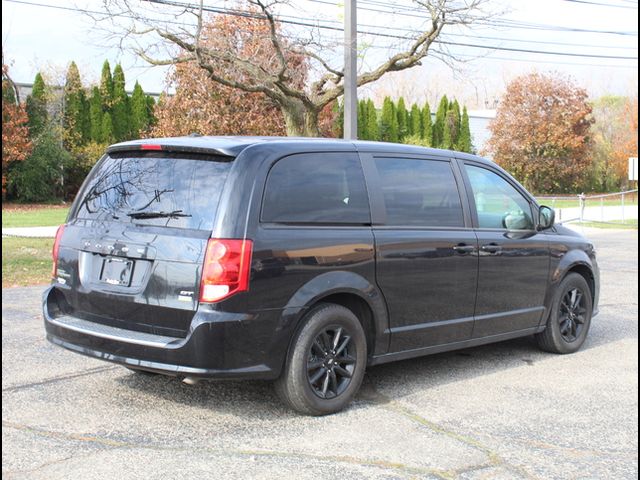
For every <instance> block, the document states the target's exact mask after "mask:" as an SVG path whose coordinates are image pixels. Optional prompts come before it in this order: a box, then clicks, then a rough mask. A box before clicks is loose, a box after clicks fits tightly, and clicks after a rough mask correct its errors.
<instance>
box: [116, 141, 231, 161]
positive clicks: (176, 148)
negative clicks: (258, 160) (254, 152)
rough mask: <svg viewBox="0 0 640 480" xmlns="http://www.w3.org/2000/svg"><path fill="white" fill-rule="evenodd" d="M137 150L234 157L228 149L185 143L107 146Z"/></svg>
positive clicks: (118, 150)
mask: <svg viewBox="0 0 640 480" xmlns="http://www.w3.org/2000/svg"><path fill="white" fill-rule="evenodd" d="M138 151H161V152H172V153H199V154H203V155H218V156H222V157H229V158H234V157H235V155H233V154H231V153H229V152H228V151H225V150H222V149H217V148H206V147H191V146H186V145H171V144H164V143H133V144H131V143H128V144H116V145H111V146H109V147H107V153H119V152H138Z"/></svg>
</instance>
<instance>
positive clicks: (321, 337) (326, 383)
mask: <svg viewBox="0 0 640 480" xmlns="http://www.w3.org/2000/svg"><path fill="white" fill-rule="evenodd" d="M356 362H357V352H356V350H355V348H354V347H353V345H352V342H351V335H350V334H349V332H348V331H347V330H346V329H345V328H344V327H340V326H337V325H332V326H330V327H327V328H324V329H323V330H322V331H321V332H320V333H319V334H318V335H317V336H316V338H315V339H314V340H313V343H312V344H311V348H310V349H309V357H308V360H307V378H308V379H309V384H310V385H311V388H312V389H313V392H314V393H315V394H316V395H317V396H319V397H320V398H324V399H329V398H335V397H337V396H338V395H340V394H342V393H343V392H344V391H345V390H346V389H347V387H348V386H349V383H350V382H351V379H352V378H353V372H354V370H355V364H356Z"/></svg>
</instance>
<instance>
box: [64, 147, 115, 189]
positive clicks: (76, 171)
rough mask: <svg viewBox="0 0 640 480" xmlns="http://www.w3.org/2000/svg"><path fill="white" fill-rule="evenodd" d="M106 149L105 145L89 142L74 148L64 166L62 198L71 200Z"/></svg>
mask: <svg viewBox="0 0 640 480" xmlns="http://www.w3.org/2000/svg"><path fill="white" fill-rule="evenodd" d="M106 148H107V144H106V143H98V142H89V143H87V144H86V145H82V146H80V147H76V148H75V149H74V151H73V152H72V153H71V154H70V155H69V156H68V158H67V162H66V163H65V165H64V192H63V193H64V198H66V199H69V200H70V199H72V198H73V196H74V195H75V194H76V193H77V192H78V190H79V189H80V186H81V185H82V182H84V179H85V177H86V176H87V175H88V174H89V171H90V170H91V169H92V168H93V166H94V165H95V164H96V162H97V161H98V160H99V159H100V157H102V155H103V154H104V152H105V150H106Z"/></svg>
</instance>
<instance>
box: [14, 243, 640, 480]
mask: <svg viewBox="0 0 640 480" xmlns="http://www.w3.org/2000/svg"><path fill="white" fill-rule="evenodd" d="M587 233H588V234H589V236H590V237H591V238H592V239H593V241H594V242H595V244H596V247H597V250H598V255H599V262H600V267H601V269H602V294H601V300H600V307H601V313H600V315H599V316H597V317H596V318H594V320H593V323H592V327H591V332H590V335H589V338H588V339H587V343H586V345H585V346H584V348H583V349H582V350H581V351H580V352H578V353H576V354H574V355H569V356H556V355H551V354H547V353H542V352H540V351H539V350H538V349H537V348H536V346H535V344H534V343H533V341H532V339H520V340H516V341H510V342H504V343H501V344H496V345H490V346H484V347H479V348H472V349H467V350H464V351H459V352H453V353H447V354H440V355H435V356H431V357H424V358H420V359H415V360H407V361H403V362H399V363H395V364H389V365H383V366H379V367H374V368H371V369H369V371H368V373H367V375H366V377H365V381H364V384H363V387H362V391H361V393H360V394H359V395H358V397H357V399H356V401H355V403H354V404H353V405H352V406H351V408H349V409H348V410H346V411H344V412H342V413H339V414H336V415H332V416H329V417H322V418H309V417H301V416H298V415H296V414H295V413H292V412H290V411H288V410H286V409H285V408H284V407H282V406H281V404H280V403H279V401H278V399H277V398H276V396H275V394H274V393H273V392H272V388H271V385H270V384H268V383H264V382H203V383H200V384H198V385H195V386H189V385H185V384H183V383H181V382H179V381H178V380H175V379H170V378H163V377H148V376H142V375H136V374H133V373H130V372H129V371H128V370H126V369H124V368H122V367H118V366H115V365H112V364H108V363H103V362H100V361H98V360H93V359H89V358H85V357H82V356H79V355H76V354H73V353H70V352H67V351H65V350H62V349H60V348H58V347H54V346H53V345H50V344H49V343H48V342H46V341H45V339H44V333H43V327H42V321H41V314H40V295H41V292H42V290H43V288H42V287H31V288H14V289H4V290H3V291H2V447H3V448H2V476H3V478H7V479H9V478H26V479H62V478H74V479H94V478H95V479H104V478H117V479H130V478H140V479H164V478H171V479H182V478H185V479H187V478H188V479H201V478H215V479H217V478H234V479H235V478H237V479H247V478H260V479H270V478H274V479H275V478H277V479H282V478H296V479H297V480H298V479H307V478H314V479H316V478H373V479H393V478H462V479H480V478H490V479H501V478H504V479H517V478H539V479H548V478H562V479H565V478H613V479H621V478H637V476H638V234H637V231H636V230H632V231H630V230H626V231H618V230H588V232H587Z"/></svg>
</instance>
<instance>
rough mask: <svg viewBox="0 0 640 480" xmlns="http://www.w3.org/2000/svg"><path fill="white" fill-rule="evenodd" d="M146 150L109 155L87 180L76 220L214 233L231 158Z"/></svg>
mask: <svg viewBox="0 0 640 480" xmlns="http://www.w3.org/2000/svg"><path fill="white" fill-rule="evenodd" d="M166 155H167V154H166V153H159V152H144V153H140V154H137V153H136V154H132V153H130V152H128V153H127V154H126V155H121V156H117V157H116V156H115V155H113V156H108V157H105V158H104V159H103V160H101V161H100V162H98V164H97V165H96V166H95V167H94V169H93V170H92V172H91V173H90V174H89V177H88V178H87V181H86V184H85V185H84V186H83V189H82V191H81V192H80V194H79V196H78V199H76V203H75V205H74V209H73V215H72V216H73V217H74V218H79V219H92V220H104V221H114V222H125V223H135V224H140V225H162V226H169V227H176V228H191V229H198V230H211V229H212V228H213V221H214V215H215V213H216V209H217V206H218V201H219V199H220V194H221V193H222V188H223V186H224V182H225V180H226V178H227V174H228V173H229V170H230V168H231V164H232V163H231V162H230V161H229V160H230V159H228V158H226V157H211V156H202V155H188V154H177V155H179V156H175V155H174V156H173V157H167V156H166Z"/></svg>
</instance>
